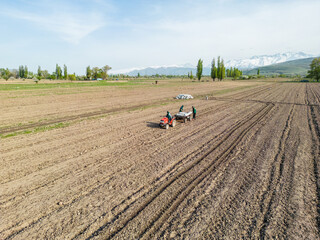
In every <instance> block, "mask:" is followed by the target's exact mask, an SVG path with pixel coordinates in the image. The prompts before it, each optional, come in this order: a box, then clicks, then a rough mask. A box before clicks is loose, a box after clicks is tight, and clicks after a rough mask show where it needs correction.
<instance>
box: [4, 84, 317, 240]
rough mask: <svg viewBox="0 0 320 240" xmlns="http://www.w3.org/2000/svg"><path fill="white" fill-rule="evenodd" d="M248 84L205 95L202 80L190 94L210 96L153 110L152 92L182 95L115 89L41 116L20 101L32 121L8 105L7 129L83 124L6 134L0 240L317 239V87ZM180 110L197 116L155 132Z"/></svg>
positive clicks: (163, 96) (172, 93)
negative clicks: (104, 103) (190, 110)
mask: <svg viewBox="0 0 320 240" xmlns="http://www.w3.org/2000/svg"><path fill="white" fill-rule="evenodd" d="M210 84H211V83H210ZM226 84H239V86H240V85H241V84H240V83H226ZM243 84H247V85H246V86H251V87H250V88H249V87H247V88H238V90H237V91H230V92H228V91H226V92H225V93H224V94H213V95H212V94H209V92H210V91H209V89H208V86H209V83H204V84H203V85H196V86H193V87H192V88H189V89H188V90H189V92H188V93H190V94H191V95H193V96H197V94H198V95H199V94H200V95H205V94H207V93H208V95H209V98H208V100H205V98H203V97H198V98H197V97H196V98H195V99H192V100H183V101H181V100H168V102H167V103H166V105H152V106H149V105H150V102H148V100H147V99H148V97H150V98H152V101H154V102H156V101H161V100H163V99H166V98H169V97H170V96H176V95H177V94H179V93H181V92H179V91H183V92H184V90H186V89H181V88H179V87H177V88H163V89H160V90H159V89H156V90H151V91H150V92H149V93H148V94H145V95H142V94H141V93H142V91H141V89H140V88H138V89H135V90H133V91H132V92H130V93H131V95H130V94H129V95H130V96H129V95H128V94H127V95H126V96H128V97H127V98H126V99H125V100H123V101H124V102H126V105H125V106H124V105H121V103H122V100H121V98H120V97H117V96H118V95H117V94H116V92H115V91H114V90H113V91H110V92H109V94H114V95H113V96H114V98H107V97H106V95H105V93H102V92H100V93H92V92H91V93H90V92H89V93H84V94H85V96H84V95H83V93H81V94H80V93H79V94H80V95H79V96H80V97H79V99H82V98H83V100H82V102H81V104H79V105H77V103H76V98H74V97H73V96H74V95H66V96H59V102H60V101H61V100H65V102H66V104H68V103H69V106H67V105H63V106H62V108H60V111H62V112H59V111H58V110H56V109H55V108H54V107H53V108H52V109H49V110H48V111H49V112H50V113H49V114H48V116H46V114H45V112H43V111H38V110H32V109H33V108H32V107H30V106H28V104H27V106H26V107H25V108H24V109H23V110H28V111H30V112H29V114H28V113H27V112H22V116H24V117H21V115H17V116H16V117H15V115H14V110H15V107H16V106H14V104H13V103H11V102H10V103H9V102H6V101H4V103H5V104H6V105H5V106H6V111H5V112H3V116H6V118H8V119H9V118H12V119H13V120H12V124H13V125H12V126H5V124H4V122H7V121H5V119H1V122H2V123H3V125H4V126H5V127H3V128H1V130H2V131H3V133H4V132H5V130H8V129H9V130H8V131H7V133H8V132H10V131H18V130H19V128H20V130H23V129H26V128H27V127H29V128H30V127H34V126H32V125H28V124H30V123H27V122H23V123H22V124H17V123H19V122H20V123H21V122H22V119H26V120H28V121H29V120H32V121H35V122H36V123H37V124H38V125H41V124H42V125H45V124H51V123H52V122H50V121H52V120H53V119H55V120H57V121H56V122H59V121H60V122H64V121H74V120H77V119H80V120H79V121H76V122H73V123H72V124H70V125H69V126H66V127H64V128H58V129H52V130H48V131H43V132H37V133H32V134H19V135H16V136H13V137H8V138H3V139H1V148H0V154H1V155H0V158H1V161H0V165H1V167H0V216H1V219H0V238H3V239H37V238H40V239H44V238H47V239H137V238H141V239H150V238H151V239H168V238H175V239H223V238H225V239H241V238H246V239H250V238H253V239H269V238H279V239H283V238H288V239H306V238H307V239H318V238H319V237H320V234H319V230H320V215H319V212H320V207H319V206H320V176H319V174H320V173H319V172H320V165H319V164H320V163H319V156H320V149H319V148H320V116H319V114H320V85H318V84H308V83H259V84H258V83H250V84H248V83H243ZM212 86H215V85H212ZM217 86H218V85H217ZM223 86H224V87H226V85H223ZM239 86H237V87H239ZM220 87H222V85H221V86H220ZM227 87H229V88H231V87H232V86H231V85H228V86H227ZM185 88H186V87H185ZM117 91H119V92H118V93H119V94H121V93H123V90H117ZM159 91H160V93H161V94H158V95H157V94H156V93H159ZM76 95H78V94H76ZM90 96H91V97H92V98H91V100H88V102H86V101H85V99H90ZM93 96H96V97H97V98H98V99H99V98H100V100H101V99H105V98H107V99H108V100H110V101H109V102H108V103H107V104H108V108H107V109H113V111H110V112H107V111H106V110H107V109H104V108H103V107H102V104H101V103H100V102H99V101H98V100H96V98H94V97H93ZM139 96H140V97H139ZM44 98H45V99H51V100H52V102H51V103H49V104H50V106H57V105H58V104H59V102H55V101H53V99H54V98H52V97H51V96H44ZM31 99H33V100H32V101H34V102H33V103H34V104H36V103H35V102H36V101H38V100H35V99H34V98H31ZM36 99H38V97H36ZM32 101H30V102H32ZM181 103H183V104H184V106H185V108H191V106H192V105H193V106H196V108H197V112H198V115H197V119H196V120H193V121H191V122H187V123H186V124H182V123H181V124H178V125H177V126H176V127H175V128H169V129H168V130H163V129H159V128H158V127H157V124H158V121H159V119H160V118H161V116H162V115H164V114H165V112H166V111H167V110H169V111H170V112H172V113H174V112H175V111H177V110H178V109H179V107H180V105H181ZM60 104H61V103H60ZM99 104H100V105H99ZM122 104H123V103H122ZM148 104H149V105H148ZM152 104H153V103H152ZM118 105H120V107H121V108H123V109H125V111H120V110H119V107H118ZM70 106H71V107H70ZM81 106H83V107H82V108H81ZM137 106H140V108H137ZM148 106H149V107H148ZM41 108H43V109H45V105H43V106H41ZM77 108H78V110H77ZM101 108H103V109H102V110H101ZM61 109H62V110H61ZM69 110H70V111H69ZM100 110H101V112H99V111H100ZM88 113H95V114H91V115H90V114H88ZM107 113H108V114H107ZM16 114H17V113H16ZM23 114H25V115H23ZM86 114H88V115H86ZM71 116H72V117H74V118H71ZM88 116H89V117H93V118H87V117H88ZM4 118H5V117H4ZM44 118H46V120H43V121H36V120H37V119H44ZM7 133H6V134H7Z"/></svg>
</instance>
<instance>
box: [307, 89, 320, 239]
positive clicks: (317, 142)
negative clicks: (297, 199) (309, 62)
mask: <svg viewBox="0 0 320 240" xmlns="http://www.w3.org/2000/svg"><path fill="white" fill-rule="evenodd" d="M308 89H310V92H311V93H312V95H313V97H315V98H317V99H318V97H317V96H316V94H315V93H314V91H313V90H312V89H311V88H310V86H309V85H308V88H307V90H306V91H307V93H306V95H307V101H310V100H309V98H308V97H309V95H308ZM308 124H309V129H310V132H311V138H312V143H313V144H312V156H313V171H314V172H313V174H314V178H315V187H316V193H317V196H316V199H317V216H316V222H317V229H318V236H319V237H320V173H319V167H320V165H319V161H320V149H319V146H320V127H319V125H318V121H317V116H316V115H315V109H314V107H313V106H310V107H309V108H308Z"/></svg>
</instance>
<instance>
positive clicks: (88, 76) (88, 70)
mask: <svg viewBox="0 0 320 240" xmlns="http://www.w3.org/2000/svg"><path fill="white" fill-rule="evenodd" d="M86 76H87V79H88V80H90V79H91V77H92V71H91V69H90V66H88V67H87V70H86Z"/></svg>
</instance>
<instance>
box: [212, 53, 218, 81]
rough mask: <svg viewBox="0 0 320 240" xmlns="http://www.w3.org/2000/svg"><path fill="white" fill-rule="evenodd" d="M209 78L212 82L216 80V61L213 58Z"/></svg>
mask: <svg viewBox="0 0 320 240" xmlns="http://www.w3.org/2000/svg"><path fill="white" fill-rule="evenodd" d="M211 78H212V81H214V80H215V79H216V78H217V67H216V60H215V59H214V58H213V59H212V62H211Z"/></svg>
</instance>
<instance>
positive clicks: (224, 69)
mask: <svg viewBox="0 0 320 240" xmlns="http://www.w3.org/2000/svg"><path fill="white" fill-rule="evenodd" d="M220 67H221V70H220V81H221V80H223V79H224V78H225V77H226V68H225V66H224V61H223V59H222V60H221V63H220Z"/></svg>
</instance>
